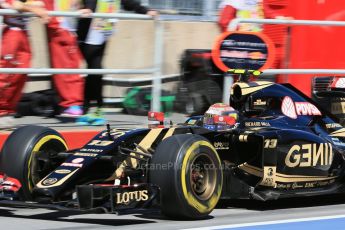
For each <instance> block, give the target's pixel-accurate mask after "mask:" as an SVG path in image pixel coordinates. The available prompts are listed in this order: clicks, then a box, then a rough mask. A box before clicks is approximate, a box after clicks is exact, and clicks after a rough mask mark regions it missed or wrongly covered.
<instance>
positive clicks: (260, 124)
mask: <svg viewBox="0 0 345 230" xmlns="http://www.w3.org/2000/svg"><path fill="white" fill-rule="evenodd" d="M244 125H245V126H247V127H270V126H271V125H270V123H268V122H264V121H253V122H244Z"/></svg>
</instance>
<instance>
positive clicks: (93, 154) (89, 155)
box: [74, 149, 102, 157]
mask: <svg viewBox="0 0 345 230" xmlns="http://www.w3.org/2000/svg"><path fill="white" fill-rule="evenodd" d="M86 150H90V149H86ZM91 150H99V149H91ZM90 152H92V151H90ZM95 152H98V151H95ZM100 152H102V150H100ZM74 156H81V157H97V156H98V154H96V153H75V154H74Z"/></svg>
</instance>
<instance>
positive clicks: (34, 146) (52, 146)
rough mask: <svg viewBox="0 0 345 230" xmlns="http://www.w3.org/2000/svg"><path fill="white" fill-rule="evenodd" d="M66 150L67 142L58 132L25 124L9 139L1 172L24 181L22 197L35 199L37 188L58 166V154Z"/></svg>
mask: <svg viewBox="0 0 345 230" xmlns="http://www.w3.org/2000/svg"><path fill="white" fill-rule="evenodd" d="M66 149H67V144H66V142H65V140H64V139H63V137H62V136H61V134H59V133H58V132H57V131H55V130H53V129H50V128H46V127H41V126H33V125H30V126H25V127H22V128H19V129H16V130H15V131H14V132H13V133H11V135H10V136H9V137H8V138H7V140H6V142H5V144H4V146H3V148H2V151H1V155H0V171H2V172H4V173H5V174H6V175H8V176H9V177H14V178H16V179H18V180H19V182H20V183H21V184H22V187H21V189H20V191H19V197H20V199H22V200H32V190H33V187H34V186H35V185H36V184H37V183H38V182H39V181H40V180H41V179H43V178H44V177H45V176H46V175H48V174H49V173H50V172H51V171H52V170H54V169H55V168H56V167H57V166H58V164H59V162H56V159H55V160H54V156H56V154H57V153H58V152H62V151H65V150H66Z"/></svg>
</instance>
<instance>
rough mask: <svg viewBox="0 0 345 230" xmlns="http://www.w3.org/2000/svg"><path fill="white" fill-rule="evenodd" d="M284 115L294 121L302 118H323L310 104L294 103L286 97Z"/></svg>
mask: <svg viewBox="0 0 345 230" xmlns="http://www.w3.org/2000/svg"><path fill="white" fill-rule="evenodd" d="M281 110H282V113H283V114H284V115H285V116H287V117H290V118H292V119H297V116H298V115H302V116H321V115H322V114H321V112H320V110H319V109H318V108H317V107H316V106H315V105H313V104H311V103H309V102H294V101H293V100H292V99H291V97H289V96H286V97H284V99H283V102H282V106H281Z"/></svg>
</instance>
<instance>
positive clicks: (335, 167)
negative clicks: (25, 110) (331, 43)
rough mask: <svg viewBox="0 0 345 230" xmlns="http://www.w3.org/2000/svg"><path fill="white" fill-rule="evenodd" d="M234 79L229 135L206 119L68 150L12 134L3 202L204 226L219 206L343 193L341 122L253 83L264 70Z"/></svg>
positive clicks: (107, 136) (40, 135)
mask: <svg viewBox="0 0 345 230" xmlns="http://www.w3.org/2000/svg"><path fill="white" fill-rule="evenodd" d="M233 73H234V74H238V75H240V76H239V81H238V82H237V83H235V84H234V85H233V87H232V90H231V98H230V104H231V105H232V106H233V107H234V108H235V109H236V110H238V113H239V120H238V121H237V123H236V124H235V126H234V127H232V128H231V129H225V130H224V129H221V130H210V129H206V128H204V126H203V124H202V122H203V120H202V117H195V118H193V117H192V118H190V119H189V120H188V121H187V122H186V123H185V124H183V125H178V126H170V127H168V128H151V129H150V128H143V129H133V130H123V129H111V128H109V127H108V128H107V130H105V131H103V132H100V133H99V134H98V135H96V136H95V137H94V138H93V139H92V140H90V141H89V142H88V143H86V144H85V145H84V146H83V147H82V148H80V149H74V150H69V151H68V150H67V145H66V143H65V141H64V139H63V138H62V137H61V135H60V134H59V133H58V132H56V131H54V130H52V129H50V128H45V127H40V126H27V127H22V128H19V129H17V130H15V131H14V132H13V133H12V134H11V135H10V136H9V138H8V139H7V141H6V143H5V144H4V147H3V149H2V153H1V156H0V171H1V172H3V173H4V174H6V175H7V176H8V178H10V180H9V179H6V178H3V184H2V187H0V189H1V190H2V191H1V192H0V199H1V201H0V204H3V205H27V206H37V207H38V206H39V207H41V206H43V207H45V206H46V207H55V208H59V207H60V208H61V207H63V208H76V209H82V210H96V209H102V210H106V211H108V212H113V213H121V211H127V210H132V211H138V210H141V209H142V208H146V209H150V208H155V207H159V208H160V209H161V210H162V213H163V214H165V215H167V216H169V217H174V218H188V219H199V218H203V217H205V216H207V215H208V214H209V213H210V212H211V211H212V210H213V209H214V208H215V206H216V205H217V203H218V201H219V200H220V199H256V200H261V201H266V200H272V199H278V198H286V197H301V196H311V195H322V194H332V193H342V192H345V186H344V167H345V129H344V128H343V127H342V126H341V125H340V124H339V123H338V122H337V119H336V118H334V117H333V116H332V115H331V114H329V113H328V112H327V111H324V110H323V109H322V108H319V107H318V106H317V104H315V103H314V102H313V101H312V100H311V99H309V98H308V97H306V96H304V95H303V94H302V93H300V92H299V91H298V90H296V89H295V88H294V87H293V86H291V85H289V84H284V85H279V84H275V83H272V82H261V81H256V82H248V81H247V79H248V75H249V74H252V75H258V74H259V71H248V70H234V71H233ZM221 120H222V119H219V117H218V121H221ZM11 178H12V179H11ZM19 183H20V185H18V184H19ZM20 186H21V187H20ZM19 188H20V189H19ZM18 189H19V190H18ZM17 190H18V191H17Z"/></svg>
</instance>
